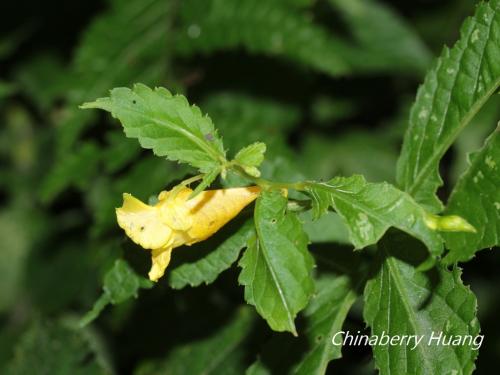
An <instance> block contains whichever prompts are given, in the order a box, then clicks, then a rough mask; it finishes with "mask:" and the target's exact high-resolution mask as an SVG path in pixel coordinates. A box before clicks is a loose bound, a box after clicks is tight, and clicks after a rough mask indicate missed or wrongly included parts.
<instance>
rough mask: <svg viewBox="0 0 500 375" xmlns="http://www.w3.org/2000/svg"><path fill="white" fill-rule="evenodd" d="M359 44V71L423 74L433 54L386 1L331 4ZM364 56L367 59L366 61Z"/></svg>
mask: <svg viewBox="0 0 500 375" xmlns="http://www.w3.org/2000/svg"><path fill="white" fill-rule="evenodd" d="M330 3H331V4H332V6H334V7H335V9H337V10H338V11H339V12H340V15H341V16H342V18H343V19H344V20H345V21H346V23H347V25H348V27H349V30H350V31H351V33H352V34H353V36H354V39H355V43H357V44H359V47H360V52H359V57H360V58H359V60H358V61H355V62H353V63H354V64H355V66H356V67H358V66H359V68H360V69H366V70H382V71H383V70H385V71H388V72H391V73H394V70H397V71H401V72H404V73H408V72H411V71H415V72H419V73H422V72H423V71H424V69H426V68H427V66H428V64H429V63H430V59H431V55H430V52H429V50H428V49H427V48H426V47H425V45H424V44H423V43H422V41H421V40H420V38H419V36H418V34H417V33H416V32H415V31H414V30H412V28H411V26H410V25H409V24H407V23H406V21H405V19H404V18H403V17H401V16H399V15H398V14H397V13H396V12H394V11H393V10H392V9H391V8H390V7H389V6H387V5H385V4H384V3H383V2H382V1H373V0H330ZM363 55H364V58H363Z"/></svg>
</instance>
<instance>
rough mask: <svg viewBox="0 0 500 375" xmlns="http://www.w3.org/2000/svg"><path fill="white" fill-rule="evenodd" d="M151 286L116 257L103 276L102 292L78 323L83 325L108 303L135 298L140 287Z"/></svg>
mask: <svg viewBox="0 0 500 375" xmlns="http://www.w3.org/2000/svg"><path fill="white" fill-rule="evenodd" d="M152 287H153V283H152V282H151V281H149V280H148V279H145V278H143V277H141V276H138V275H137V274H136V273H135V272H134V270H133V269H132V268H130V266H129V265H128V264H127V262H125V261H124V260H122V259H117V260H116V262H115V264H114V266H113V268H111V269H110V270H109V271H108V272H107V273H106V276H105V277H104V285H103V287H102V289H103V294H102V295H101V297H100V298H99V299H98V300H97V301H96V303H95V304H94V307H93V308H92V310H90V311H89V312H88V313H87V314H85V316H83V317H82V319H81V320H80V325H81V326H85V325H87V324H89V323H90V322H92V321H93V320H94V319H96V318H97V317H98V316H99V314H100V313H101V312H102V310H103V309H104V308H105V307H106V306H107V305H108V304H109V303H111V304H113V305H117V304H120V303H123V302H125V301H127V300H128V299H130V298H132V297H134V298H137V295H138V292H139V289H140V288H146V289H149V288H152Z"/></svg>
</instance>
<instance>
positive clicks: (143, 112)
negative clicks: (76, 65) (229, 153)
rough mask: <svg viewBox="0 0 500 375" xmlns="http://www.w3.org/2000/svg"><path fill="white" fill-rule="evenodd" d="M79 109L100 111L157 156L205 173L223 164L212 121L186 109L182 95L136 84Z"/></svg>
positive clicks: (118, 89)
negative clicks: (113, 119) (105, 113)
mask: <svg viewBox="0 0 500 375" xmlns="http://www.w3.org/2000/svg"><path fill="white" fill-rule="evenodd" d="M82 108H100V109H103V110H105V111H108V112H110V113H111V114H112V115H113V117H115V118H117V119H118V120H120V122H121V123H122V125H123V128H124V130H125V134H126V135H127V137H130V138H137V139H138V140H139V142H140V144H141V146H142V147H144V148H148V149H152V150H153V151H154V153H155V154H156V155H158V156H166V157H167V158H168V159H169V160H177V161H180V162H183V163H188V164H190V165H191V166H193V167H195V168H198V169H200V171H201V172H203V173H207V172H210V171H212V170H213V169H214V168H217V167H218V166H219V165H220V164H221V163H225V153H224V149H223V146H222V140H221V139H220V138H219V136H218V135H217V132H216V130H215V128H214V125H213V123H212V120H210V118H209V117H208V116H203V115H202V113H201V111H200V109H199V108H198V107H196V106H190V105H189V103H188V101H187V100H186V98H185V97H184V96H182V95H175V96H173V95H172V94H171V93H170V92H169V91H168V90H166V89H164V88H156V89H154V90H151V89H150V88H149V87H147V86H145V85H142V84H136V85H134V88H133V90H131V89H128V88H116V89H113V90H111V95H110V96H109V97H107V98H101V99H97V100H96V101H95V102H92V103H85V104H83V105H82Z"/></svg>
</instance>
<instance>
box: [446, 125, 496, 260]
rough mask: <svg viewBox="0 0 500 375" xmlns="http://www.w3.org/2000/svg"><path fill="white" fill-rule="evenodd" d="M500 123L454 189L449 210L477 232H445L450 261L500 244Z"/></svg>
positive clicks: (466, 258) (467, 257)
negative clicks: (467, 222) (462, 218)
mask: <svg viewBox="0 0 500 375" xmlns="http://www.w3.org/2000/svg"><path fill="white" fill-rule="evenodd" d="M499 170H500V127H498V128H497V129H496V130H495V131H494V132H493V134H492V135H491V136H490V137H489V138H488V139H487V140H486V143H485V145H484V147H483V148H482V149H481V150H480V151H479V152H477V153H476V154H474V155H472V156H471V165H470V166H469V168H468V169H467V171H466V172H465V174H463V175H462V177H461V178H460V179H459V180H458V183H457V185H456V186H455V188H454V189H453V191H452V193H451V196H450V199H449V200H448V205H447V207H446V213H447V214H454V215H460V216H462V217H464V218H465V219H466V220H467V221H469V222H470V223H471V224H472V225H473V226H474V227H475V228H477V229H478V230H477V232H476V233H449V234H447V235H445V236H444V238H445V240H446V246H447V248H449V249H450V253H449V254H448V255H447V256H446V258H445V260H446V261H447V262H449V263H453V262H456V261H462V262H465V261H467V260H469V259H470V258H472V257H473V256H474V254H475V252H476V251H478V250H482V249H485V248H488V247H493V246H498V245H500V242H499V238H500V173H499Z"/></svg>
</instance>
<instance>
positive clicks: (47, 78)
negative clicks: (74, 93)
mask: <svg viewBox="0 0 500 375" xmlns="http://www.w3.org/2000/svg"><path fill="white" fill-rule="evenodd" d="M15 77H16V82H17V84H18V85H19V87H20V89H21V90H22V91H24V92H25V93H26V94H27V95H28V96H29V97H30V98H31V99H32V101H33V103H34V104H36V105H37V107H38V108H39V109H40V110H42V111H46V110H48V109H50V107H51V106H52V105H53V104H54V102H55V101H56V99H62V98H64V97H65V95H66V94H67V92H68V90H69V89H70V87H71V85H72V84H74V82H73V80H74V78H72V77H71V76H70V75H69V74H68V72H67V67H65V66H64V65H63V63H62V62H61V61H60V59H58V58H57V57H56V56H55V55H53V54H48V53H45V54H40V55H38V56H35V57H33V58H32V59H30V60H29V61H28V62H27V63H25V64H23V65H21V66H20V67H19V68H18V69H17V71H16V73H15Z"/></svg>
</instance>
